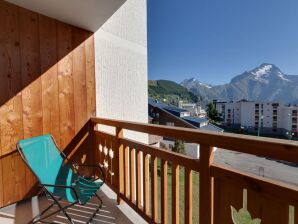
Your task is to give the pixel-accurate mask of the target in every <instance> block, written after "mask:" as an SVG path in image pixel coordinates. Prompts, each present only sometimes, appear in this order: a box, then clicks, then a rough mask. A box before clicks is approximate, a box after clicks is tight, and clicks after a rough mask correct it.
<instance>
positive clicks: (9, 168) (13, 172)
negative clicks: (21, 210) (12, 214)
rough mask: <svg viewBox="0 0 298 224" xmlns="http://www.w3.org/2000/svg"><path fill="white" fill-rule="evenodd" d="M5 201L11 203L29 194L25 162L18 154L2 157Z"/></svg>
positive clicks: (5, 203)
mask: <svg viewBox="0 0 298 224" xmlns="http://www.w3.org/2000/svg"><path fill="white" fill-rule="evenodd" d="M2 167H3V169H4V170H3V173H2V175H3V176H2V178H3V180H2V181H3V203H4V205H7V204H11V203H13V202H15V201H17V200H20V199H22V198H23V197H24V195H27V189H26V187H25V183H26V172H24V171H25V164H24V163H23V161H22V160H21V157H20V156H19V155H18V154H11V155H9V156H5V157H4V158H2Z"/></svg>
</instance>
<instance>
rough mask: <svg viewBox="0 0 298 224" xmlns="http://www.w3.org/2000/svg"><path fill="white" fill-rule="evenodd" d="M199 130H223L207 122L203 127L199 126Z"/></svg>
mask: <svg viewBox="0 0 298 224" xmlns="http://www.w3.org/2000/svg"><path fill="white" fill-rule="evenodd" d="M200 129H201V130H206V131H216V132H223V131H224V130H223V129H222V128H220V127H217V126H215V125H214V124H210V123H209V124H207V125H205V126H203V127H201V128H200Z"/></svg>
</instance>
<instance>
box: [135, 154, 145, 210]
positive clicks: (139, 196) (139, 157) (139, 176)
mask: <svg viewBox="0 0 298 224" xmlns="http://www.w3.org/2000/svg"><path fill="white" fill-rule="evenodd" d="M142 155H143V154H142V152H141V151H140V150H137V151H136V186H137V192H136V193H137V205H138V207H139V208H141V207H142Z"/></svg>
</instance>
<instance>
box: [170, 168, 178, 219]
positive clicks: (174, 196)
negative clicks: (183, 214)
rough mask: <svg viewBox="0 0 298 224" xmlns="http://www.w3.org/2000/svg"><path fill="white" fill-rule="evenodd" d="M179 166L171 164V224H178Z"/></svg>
mask: <svg viewBox="0 0 298 224" xmlns="http://www.w3.org/2000/svg"><path fill="white" fill-rule="evenodd" d="M179 170H180V168H179V166H178V165H177V164H175V163H172V223H173V224H179V211H180V209H179Z"/></svg>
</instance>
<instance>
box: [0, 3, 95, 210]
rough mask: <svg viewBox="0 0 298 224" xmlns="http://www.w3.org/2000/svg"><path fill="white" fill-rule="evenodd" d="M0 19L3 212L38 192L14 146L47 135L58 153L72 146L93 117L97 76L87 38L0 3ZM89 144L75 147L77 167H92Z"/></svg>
mask: <svg viewBox="0 0 298 224" xmlns="http://www.w3.org/2000/svg"><path fill="white" fill-rule="evenodd" d="M0 16H1V20H0V27H1V29H0V156H1V158H0V206H3V205H6V204H8V203H13V202H15V201H18V200H21V199H23V198H25V197H28V196H31V193H34V192H35V191H34V189H35V190H36V188H35V183H36V179H35V178H34V176H33V175H32V174H31V172H30V171H29V170H28V169H27V168H26V167H25V165H24V163H23V162H22V161H21V160H20V158H19V155H18V154H17V153H16V152H15V144H16V142H17V141H18V140H20V139H24V138H30V137H35V136H39V135H42V134H44V133H51V134H53V135H54V137H55V139H56V141H57V143H58V144H59V143H60V147H61V148H62V149H64V148H66V146H71V145H72V143H71V140H73V138H74V137H75V133H78V132H79V131H80V130H81V129H82V130H83V131H85V126H88V125H85V124H86V122H87V121H88V119H89V118H90V116H92V115H94V113H95V83H94V82H95V76H94V75H95V74H94V39H93V37H91V33H90V32H88V31H84V30H82V29H78V28H75V27H73V26H70V25H67V24H64V23H62V22H59V21H56V20H54V19H51V18H48V17H45V16H42V15H40V14H37V13H35V12H32V11H30V10H27V9H24V8H20V7H18V6H15V5H13V4H10V3H7V2H5V1H0ZM88 38H89V39H88ZM87 39H88V40H87ZM85 42H86V43H85ZM87 88H88V90H87ZM83 127H84V128H83ZM87 129H88V128H87ZM89 131H90V129H88V130H87V132H86V134H87V135H88V132H89ZM89 134H90V133H89ZM70 143H71V144H70ZM91 143H92V137H91V135H90V136H88V137H87V138H86V139H85V140H84V142H83V144H82V145H81V146H80V147H79V148H80V149H79V150H78V152H77V153H76V156H77V159H79V160H80V162H82V161H83V160H84V161H85V162H91V163H92V162H93V159H94V155H95V152H94V151H92V149H91V147H92V144H91ZM11 152H12V153H11ZM10 153H11V154H10ZM2 185H3V186H2ZM15 192H17V193H15Z"/></svg>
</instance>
